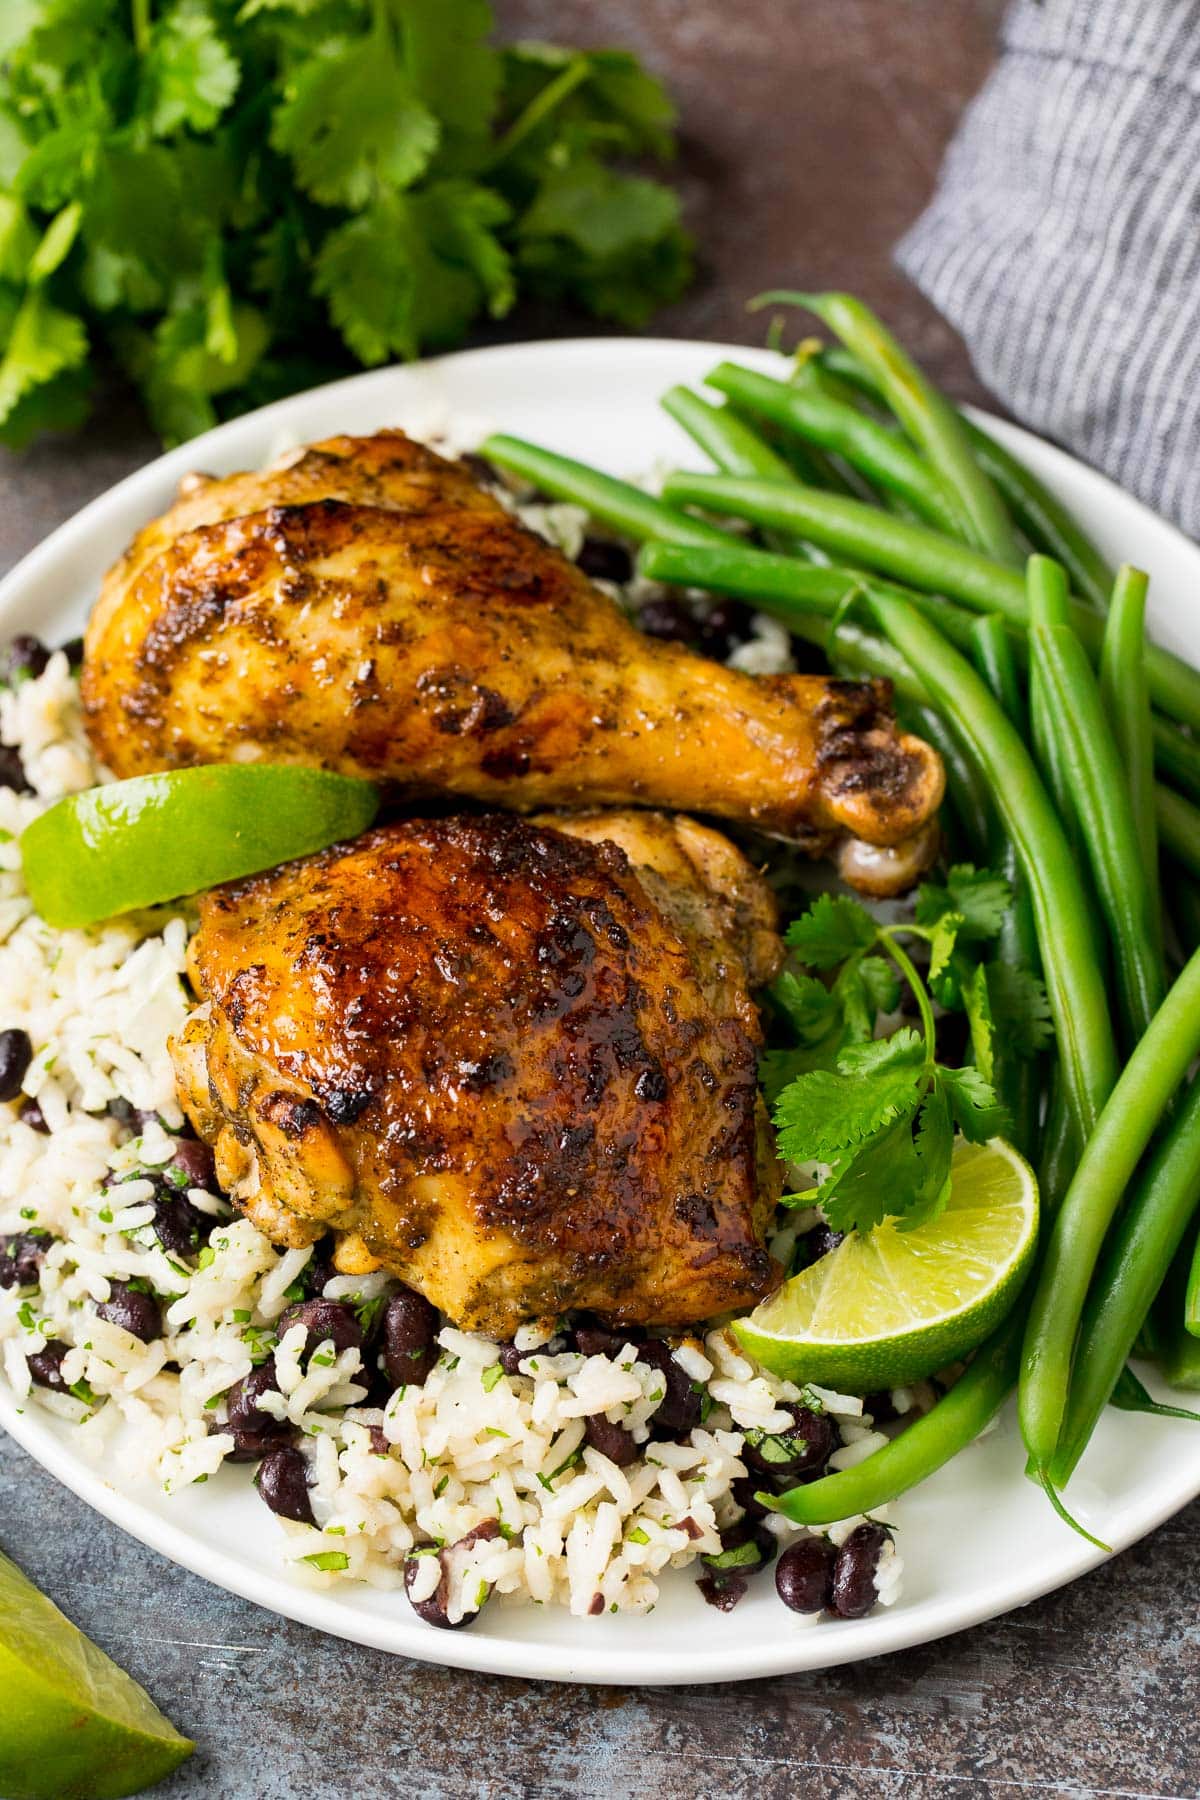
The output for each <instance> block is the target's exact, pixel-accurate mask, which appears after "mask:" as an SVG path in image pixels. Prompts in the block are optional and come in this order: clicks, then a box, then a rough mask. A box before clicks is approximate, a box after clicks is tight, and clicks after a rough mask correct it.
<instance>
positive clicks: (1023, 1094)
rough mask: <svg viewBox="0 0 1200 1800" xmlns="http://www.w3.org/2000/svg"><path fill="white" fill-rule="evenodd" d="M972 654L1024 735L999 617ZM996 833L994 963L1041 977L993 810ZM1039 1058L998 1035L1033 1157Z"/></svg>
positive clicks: (1019, 877) (1002, 1083)
mask: <svg viewBox="0 0 1200 1800" xmlns="http://www.w3.org/2000/svg"><path fill="white" fill-rule="evenodd" d="M971 655H972V658H973V660H974V662H975V666H976V668H977V669H978V670H979V673H980V675H981V676H982V677H983V679H984V681H986V682H987V684H988V687H989V688H990V689H991V692H992V695H993V697H994V698H995V700H996V702H997V704H998V705H999V706H1001V707H1002V708H1003V709H1004V712H1005V714H1006V716H1007V717H1008V719H1009V720H1010V721H1011V723H1012V724H1013V725H1014V726H1015V727H1016V729H1017V730H1018V731H1019V732H1020V733H1021V735H1022V736H1024V735H1025V702H1024V698H1023V696H1022V693H1021V683H1020V680H1019V678H1018V675H1017V664H1016V658H1015V657H1014V655H1013V649H1012V642H1011V640H1010V638H1009V635H1008V632H1007V630H1006V628H1005V625H1004V621H1003V619H1001V618H1000V617H998V615H997V614H996V613H987V614H985V615H984V617H983V618H979V619H976V620H975V621H974V623H973V624H972V626H971ZM991 819H992V833H991V842H990V844H989V846H988V860H989V861H990V862H991V864H992V866H993V867H994V868H995V869H997V870H998V871H999V873H1000V874H1001V875H1003V876H1004V878H1005V880H1006V881H1007V882H1008V884H1009V887H1010V888H1011V890H1012V904H1011V905H1010V906H1009V907H1008V909H1007V910H1006V912H1005V914H1004V918H1003V920H1002V921H1001V924H1000V930H999V933H998V934H997V937H996V947H995V955H996V960H997V961H998V962H1000V963H1003V964H1005V965H1007V966H1008V967H1009V968H1014V969H1019V970H1023V971H1025V972H1026V973H1028V974H1030V975H1038V974H1040V972H1041V958H1040V957H1039V955H1038V946H1037V926H1036V925H1035V923H1034V917H1033V903H1032V901H1031V900H1030V897H1029V887H1028V884H1027V883H1026V881H1025V878H1024V876H1023V874H1022V873H1021V865H1020V861H1019V859H1018V857H1017V853H1016V849H1015V847H1014V845H1013V842H1012V839H1011V838H1010V837H1009V835H1008V833H1007V832H1006V831H1005V830H1004V829H1003V826H1002V825H1001V823H1000V819H999V815H998V814H997V813H996V811H995V809H994V808H992V809H991ZM1039 1060H1040V1059H1039V1058H1037V1057H1034V1056H1023V1055H1019V1054H1017V1053H1016V1052H1015V1051H1014V1050H1013V1049H1012V1048H1011V1047H1010V1046H1009V1044H1007V1043H1006V1042H1005V1040H1004V1037H1003V1034H998V1035H997V1038H996V1042H995V1046H994V1050H993V1071H992V1085H993V1086H994V1087H995V1089H996V1092H997V1093H998V1094H999V1096H1000V1099H1001V1100H1002V1101H1003V1103H1004V1105H1005V1107H1006V1108H1007V1110H1008V1114H1009V1117H1010V1119H1011V1120H1012V1128H1011V1134H1010V1135H1011V1137H1012V1141H1013V1143H1014V1144H1015V1145H1016V1146H1017V1149H1018V1150H1020V1151H1021V1153H1022V1155H1024V1156H1027V1157H1032V1156H1033V1155H1034V1154H1035V1150H1036V1140H1037V1135H1038V1107H1039V1103H1040V1100H1041V1081H1040V1069H1039Z"/></svg>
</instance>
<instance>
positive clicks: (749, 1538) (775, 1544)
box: [721, 1513, 779, 1575]
mask: <svg viewBox="0 0 1200 1800" xmlns="http://www.w3.org/2000/svg"><path fill="white" fill-rule="evenodd" d="M744 1544H753V1545H754V1548H755V1549H756V1550H757V1552H758V1567H759V1568H760V1569H765V1568H768V1567H769V1566H770V1564H771V1563H773V1562H774V1561H775V1558H776V1556H777V1555H778V1554H779V1539H778V1538H777V1537H776V1536H775V1533H774V1532H773V1531H768V1530H767V1528H766V1526H765V1525H764V1524H762V1522H761V1521H760V1520H758V1519H755V1518H752V1517H751V1516H750V1514H749V1513H747V1514H746V1516H745V1518H742V1519H738V1520H737V1521H736V1522H735V1523H734V1524H733V1525H727V1526H726V1527H725V1529H724V1531H723V1532H722V1533H721V1554H722V1555H724V1554H725V1552H726V1551H728V1550H740V1549H741V1548H742V1546H743V1545H744ZM742 1567H743V1572H744V1573H746V1574H750V1575H753V1573H754V1566H753V1565H752V1564H744V1565H742Z"/></svg>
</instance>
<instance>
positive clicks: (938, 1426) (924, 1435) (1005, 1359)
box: [760, 1305, 1025, 1525]
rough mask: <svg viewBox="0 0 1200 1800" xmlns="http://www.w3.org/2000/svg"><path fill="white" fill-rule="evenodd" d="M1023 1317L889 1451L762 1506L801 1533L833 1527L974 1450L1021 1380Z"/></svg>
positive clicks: (1010, 1321) (1012, 1319) (1020, 1313)
mask: <svg viewBox="0 0 1200 1800" xmlns="http://www.w3.org/2000/svg"><path fill="white" fill-rule="evenodd" d="M1024 1315H1025V1309H1024V1307H1023V1306H1022V1305H1018V1307H1017V1308H1016V1310H1015V1311H1014V1312H1012V1313H1010V1314H1009V1317H1008V1318H1007V1319H1006V1320H1005V1322H1004V1324H1003V1325H1001V1326H1000V1327H999V1329H998V1330H997V1331H995V1332H994V1333H993V1334H992V1336H991V1337H990V1338H988V1340H987V1341H986V1343H984V1344H981V1345H980V1347H979V1349H978V1350H977V1351H976V1352H975V1355H974V1356H973V1357H972V1359H971V1362H970V1364H969V1365H968V1367H967V1369H966V1371H965V1373H964V1374H962V1375H961V1376H960V1377H959V1379H958V1380H957V1381H956V1382H955V1384H954V1386H953V1387H952V1388H951V1389H950V1391H949V1393H947V1394H943V1396H942V1398H941V1399H940V1400H939V1401H938V1402H937V1405H936V1406H934V1407H933V1408H932V1409H931V1410H930V1411H929V1412H927V1413H926V1414H925V1415H924V1417H923V1418H920V1419H915V1420H914V1421H913V1423H912V1424H911V1425H909V1426H908V1427H906V1429H905V1430H904V1431H902V1432H901V1433H900V1435H899V1436H898V1437H895V1438H893V1439H892V1441H891V1443H890V1444H888V1445H887V1447H886V1448H885V1449H881V1450H876V1451H875V1453H874V1455H873V1456H868V1457H864V1459H863V1461H862V1462H860V1463H856V1464H855V1465H854V1467H853V1468H851V1469H841V1470H839V1471H838V1473H837V1474H836V1475H824V1476H822V1477H821V1479H820V1480H819V1481H813V1482H810V1483H809V1484H808V1486H807V1487H796V1488H792V1489H790V1490H789V1492H788V1493H786V1494H780V1495H778V1496H775V1495H774V1494H770V1495H768V1494H763V1495H761V1496H760V1499H761V1500H762V1501H763V1504H764V1505H767V1506H770V1507H772V1508H773V1509H774V1510H775V1511H777V1512H781V1513H783V1514H784V1515H785V1517H786V1518H789V1519H792V1520H794V1521H795V1523H796V1524H797V1525H828V1524H831V1523H832V1522H833V1521H834V1520H836V1519H852V1518H854V1517H855V1516H856V1515H857V1514H858V1513H871V1512H874V1511H876V1510H877V1508H879V1507H881V1506H884V1505H886V1503H887V1502H888V1501H889V1500H894V1499H895V1498H896V1497H897V1495H899V1494H903V1493H907V1491H908V1489H909V1488H913V1487H916V1485H917V1483H918V1482H920V1481H924V1480H925V1479H926V1478H927V1477H928V1476H930V1475H932V1474H933V1473H934V1471H935V1470H937V1469H940V1468H942V1467H943V1466H944V1465H945V1464H946V1463H948V1462H949V1461H950V1459H951V1457H954V1456H957V1454H958V1452H959V1451H960V1450H964V1449H965V1448H966V1447H967V1445H968V1444H973V1443H974V1442H975V1439H976V1438H977V1437H978V1436H979V1434H980V1432H981V1431H983V1430H984V1428H985V1427H986V1426H987V1425H989V1424H990V1423H991V1421H992V1420H993V1419H994V1418H995V1416H996V1414H997V1413H998V1412H999V1410H1000V1408H1001V1407H1002V1406H1003V1404H1004V1402H1005V1399H1006V1398H1007V1396H1008V1395H1009V1394H1010V1393H1011V1391H1012V1388H1013V1384H1014V1383H1015V1381H1016V1379H1017V1367H1018V1364H1019V1361H1020V1354H1021V1332H1022V1328H1023V1326H1024Z"/></svg>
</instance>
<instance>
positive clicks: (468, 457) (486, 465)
mask: <svg viewBox="0 0 1200 1800" xmlns="http://www.w3.org/2000/svg"><path fill="white" fill-rule="evenodd" d="M458 460H459V462H460V463H461V464H462V466H463V468H464V469H466V470H467V471H468V473H469V474H470V475H471V477H472V479H473V480H475V481H477V482H479V484H480V486H481V487H496V486H498V485H499V483H500V481H501V479H502V478H501V476H500V475H499V474H498V473H497V470H496V468H495V465H494V464H492V463H490V462H489V461H488V459H487V457H486V456H480V454H479V452H478V451H477V450H464V451H463V453H462V455H461V456H460V457H459V459H458Z"/></svg>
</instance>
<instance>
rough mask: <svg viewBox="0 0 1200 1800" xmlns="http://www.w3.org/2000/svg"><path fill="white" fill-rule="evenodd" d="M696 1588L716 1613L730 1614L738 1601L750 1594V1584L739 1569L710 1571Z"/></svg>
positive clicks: (702, 1577)
mask: <svg viewBox="0 0 1200 1800" xmlns="http://www.w3.org/2000/svg"><path fill="white" fill-rule="evenodd" d="M696 1586H697V1587H698V1588H699V1589H700V1592H701V1594H702V1595H703V1596H704V1598H705V1599H706V1600H707V1601H708V1604H709V1605H710V1606H715V1607H716V1608H717V1611H718V1612H732V1611H733V1609H734V1607H735V1606H736V1605H737V1603H738V1601H739V1600H742V1599H744V1598H745V1596H746V1595H747V1594H748V1593H749V1592H750V1583H749V1582H748V1581H747V1580H746V1577H745V1575H744V1574H743V1573H742V1571H741V1569H710V1570H709V1572H708V1574H707V1575H702V1576H701V1577H700V1579H699V1581H698V1582H697V1583H696Z"/></svg>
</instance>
